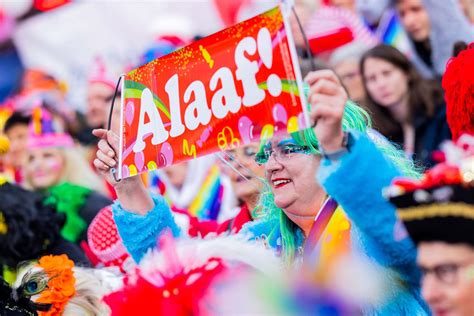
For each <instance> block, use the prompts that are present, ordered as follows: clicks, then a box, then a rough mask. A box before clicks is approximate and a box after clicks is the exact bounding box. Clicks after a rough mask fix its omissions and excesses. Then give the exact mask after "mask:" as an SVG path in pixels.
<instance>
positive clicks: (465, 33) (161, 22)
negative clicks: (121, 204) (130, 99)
mask: <svg viewBox="0 0 474 316" xmlns="http://www.w3.org/2000/svg"><path fill="white" fill-rule="evenodd" d="M276 4H277V1H276V0H273V1H272V0H232V1H230V0H188V1H171V0H169V1H165V0H157V1H93V0H90V1H88V0H83V1H79V0H74V1H70V0H56V1H51V0H49V1H48V0H1V1H0V104H1V105H0V128H1V130H2V133H3V136H4V138H2V139H0V151H1V152H0V154H1V156H0V169H1V172H2V174H3V176H4V178H5V179H6V180H7V181H8V182H10V183H12V184H14V185H12V186H11V187H10V185H8V184H6V185H4V186H3V188H0V196H1V197H2V198H1V199H2V201H4V202H2V203H5V204H2V206H0V211H2V212H5V214H8V212H17V214H18V215H16V216H18V217H19V218H20V217H22V216H23V218H22V219H21V220H18V226H17V227H16V230H15V231H14V233H13V235H14V236H9V239H8V245H7V244H6V243H5V244H3V243H2V245H0V250H1V251H2V252H3V254H2V255H0V257H2V258H3V259H2V261H1V262H0V267H1V269H0V271H2V272H3V276H4V277H5V279H7V280H14V278H15V276H14V274H15V272H14V268H15V267H16V265H17V264H18V263H19V262H21V261H23V260H26V259H33V258H37V257H39V256H40V255H43V254H46V253H45V251H44V250H45V249H46V248H48V249H49V252H48V253H55V254H61V253H66V254H68V256H69V258H71V259H72V260H74V261H75V262H77V263H82V264H84V265H92V266H112V265H113V266H118V267H120V269H121V270H122V271H126V270H127V267H128V266H129V265H131V264H132V263H131V258H130V257H129V256H128V255H127V253H126V251H125V249H124V248H123V246H120V245H117V244H118V240H119V237H118V234H117V231H116V229H115V228H114V225H113V224H112V222H113V219H112V212H111V209H110V205H111V204H112V202H113V200H114V199H115V198H116V194H115V192H114V189H113V187H112V186H110V184H108V183H107V182H106V181H105V180H104V179H103V178H101V177H100V175H99V173H97V172H96V170H95V168H94V165H93V163H92V162H93V159H94V158H95V154H96V151H97V143H98V139H97V138H96V137H95V136H93V135H92V130H93V129H96V128H107V126H108V123H109V112H110V108H111V104H112V102H114V90H115V86H116V83H117V80H118V78H119V75H120V74H121V73H126V72H128V71H130V70H131V69H134V68H136V67H138V66H140V65H143V64H145V63H147V62H149V61H151V60H153V59H156V58H159V57H161V56H163V55H166V54H168V53H170V52H173V51H174V50H176V49H179V48H181V47H184V46H186V45H188V44H190V43H192V42H193V41H195V40H197V39H199V38H202V37H205V36H207V35H210V34H211V33H213V32H216V31H219V30H221V29H223V28H225V27H228V26H231V25H233V24H235V23H237V22H239V21H242V20H243V19H246V18H249V17H252V16H253V15H256V14H258V13H261V12H263V11H265V10H267V9H270V8H272V7H273V6H275V5H276ZM295 9H296V12H297V14H298V17H299V20H300V22H301V24H302V26H303V29H304V31H305V34H306V39H305V37H304V36H303V34H302V33H301V31H300V29H299V27H298V23H297V21H296V19H295V18H294V16H292V17H291V19H290V22H291V28H292V32H293V36H294V39H295V44H296V48H297V52H298V55H299V59H300V66H301V69H302V72H303V76H304V75H306V74H307V73H308V72H309V71H311V70H312V69H311V65H312V63H314V64H315V65H316V67H317V68H318V69H326V68H329V69H332V70H334V72H335V73H336V74H337V76H338V77H339V78H340V80H341V82H342V84H343V85H344V87H345V89H346V90H347V93H348V94H349V96H350V98H351V99H352V100H353V101H355V102H356V103H357V104H358V105H360V106H361V107H363V108H364V109H366V110H367V111H368V112H369V113H370V115H371V118H372V127H373V129H374V130H375V131H376V132H378V133H380V134H382V135H383V136H385V137H386V138H388V139H389V140H390V141H392V142H394V143H395V144H397V145H398V146H399V148H401V149H402V150H403V152H404V153H405V155H406V157H407V158H409V159H412V160H413V161H414V162H415V164H416V165H417V166H419V167H420V168H429V167H432V166H433V165H434V163H435V161H436V154H437V153H438V151H439V149H440V148H439V146H440V144H441V143H442V142H443V141H445V140H447V139H451V137H452V135H451V132H450V129H449V127H448V122H447V114H446V104H445V101H444V100H445V99H444V95H443V90H442V88H441V82H442V78H443V74H444V71H445V68H446V63H447V62H448V60H449V59H450V58H451V57H452V56H456V55H457V54H458V53H459V52H460V51H461V50H463V49H464V48H466V44H465V43H470V42H472V41H473V40H474V24H473V23H474V2H473V1H470V0H296V1H295ZM309 50H310V51H311V53H309ZM310 59H313V60H310ZM119 98H120V96H118V97H117V98H116V100H115V101H117V100H119ZM117 104H119V103H116V105H117ZM119 111H120V107H119V106H116V107H115V108H114V112H113V113H112V115H113V117H116V118H117V117H118V116H119ZM47 134H54V138H52V139H48V137H47ZM258 148H259V146H258V144H254V145H248V146H245V147H243V148H238V149H235V150H233V151H229V152H226V153H225V154H222V155H221V159H219V158H218V157H215V156H207V157H203V158H199V159H194V160H191V161H189V162H185V163H181V164H178V165H174V166H171V167H167V168H164V169H162V170H158V171H153V172H150V173H149V174H145V175H143V176H142V179H143V181H144V183H145V184H146V186H147V188H148V189H149V190H150V191H151V192H153V193H160V194H161V195H163V196H164V197H165V199H166V200H167V201H168V202H169V203H170V205H171V207H172V210H173V211H174V213H175V217H176V221H177V222H178V224H179V225H180V227H181V228H182V229H183V230H185V231H187V232H188V234H189V235H191V236H205V235H206V234H208V233H209V232H216V231H217V232H219V231H227V230H228V229H229V228H230V229H231V230H232V231H233V232H237V231H239V230H240V228H241V227H242V226H243V224H245V223H246V222H248V221H250V220H252V216H253V215H252V211H253V210H254V209H255V208H256V205H257V202H258V200H259V193H260V191H261V189H262V182H261V181H260V180H259V177H263V173H264V170H263V168H262V167H261V166H259V165H257V164H255V163H254V158H255V155H256V153H257V152H258ZM236 159H237V160H238V163H237V164H234V161H235V160H236ZM232 166H233V168H231V167H232ZM235 169H237V170H238V172H236V171H235ZM25 190H28V192H31V191H33V192H35V193H34V195H31V196H30V195H28V196H27V193H26V192H27V191H25ZM23 195H24V197H23ZM38 201H41V203H42V205H43V204H44V205H45V206H42V207H41V208H43V207H54V208H55V209H56V210H57V212H58V213H60V214H62V215H64V217H65V219H64V218H57V217H56V216H55V215H54V216H53V215H52V214H50V213H49V212H47V211H46V210H41V211H34V212H33V211H32V209H35V208H36V206H37V203H39V202H38ZM35 205H36V206H35ZM9 209H11V210H10V211H9ZM42 212H44V213H42ZM53 213H54V212H53ZM0 214H1V213H0ZM45 214H46V215H45ZM0 219H1V218H0ZM0 224H1V220H0ZM45 227H48V228H47V229H46V228H45ZM1 229H2V226H1V225H0V230H1ZM9 229H10V230H13V229H14V228H12V227H10V228H9ZM54 229H57V230H59V231H60V237H58V238H56V239H55V238H53V237H51V236H49V235H47V234H46V235H45V233H44V232H45V231H49V232H51V231H53V230H54ZM104 231H106V233H104ZM0 235H1V231H0ZM26 235H28V238H26V237H25V236H26ZM35 239H36V240H42V239H44V240H47V241H48V243H53V239H54V243H55V245H54V246H55V247H56V248H54V247H53V248H54V250H51V249H52V248H51V247H50V246H49V245H48V247H46V246H45V245H44V244H42V245H40V246H38V247H36V246H34V245H33V244H37V243H35V242H33V240H35ZM7 253H8V255H6V254H7Z"/></svg>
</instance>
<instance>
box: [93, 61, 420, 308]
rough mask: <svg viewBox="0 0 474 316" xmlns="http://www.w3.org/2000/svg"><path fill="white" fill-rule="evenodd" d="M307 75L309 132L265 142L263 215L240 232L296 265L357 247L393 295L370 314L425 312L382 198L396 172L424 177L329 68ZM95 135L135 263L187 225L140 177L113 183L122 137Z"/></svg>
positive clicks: (410, 259) (407, 251)
mask: <svg viewBox="0 0 474 316" xmlns="http://www.w3.org/2000/svg"><path fill="white" fill-rule="evenodd" d="M305 80H306V82H307V83H308V84H309V86H310V91H309V103H310V104H311V106H310V111H309V112H310V121H311V122H312V124H313V125H312V128H310V129H307V130H305V131H303V132H299V133H296V134H293V135H290V136H288V135H286V136H276V137H274V138H272V139H271V140H269V141H266V142H264V143H263V144H262V146H261V148H260V151H259V153H258V154H257V155H256V161H257V163H259V164H263V165H264V168H265V174H266V179H265V180H266V184H267V186H266V187H267V189H266V190H264V192H262V195H261V210H260V212H261V213H262V214H261V216H262V218H261V219H260V220H258V221H254V222H253V223H249V224H247V225H246V226H244V227H243V229H242V230H241V232H240V233H239V234H243V235H244V236H246V237H247V238H248V239H249V240H263V241H264V242H265V244H266V245H268V246H269V247H271V248H273V249H275V250H276V251H277V252H278V253H280V254H281V256H282V258H283V260H284V261H285V262H286V263H288V264H289V265H292V264H294V263H295V262H299V261H300V260H299V259H300V258H302V257H303V258H304V259H303V260H306V261H308V262H314V263H315V264H316V265H319V264H322V262H321V261H324V260H325V259H324V258H330V257H337V255H339V254H340V253H344V252H345V251H348V250H349V249H350V251H351V252H357V253H359V254H361V255H364V256H366V257H367V258H369V260H370V261H371V262H373V263H374V265H377V266H378V267H380V268H381V269H386V272H387V273H383V276H384V278H385V279H386V280H384V281H386V284H388V286H389V291H388V293H387V296H386V297H385V298H384V299H383V300H381V301H380V302H379V303H378V304H374V305H371V306H370V307H367V308H366V309H364V314H370V315H374V314H375V315H400V314H410V315H424V314H427V312H426V311H427V308H426V305H425V303H424V302H423V300H422V298H421V295H420V293H419V285H418V284H419V283H418V281H419V272H418V270H417V268H416V262H415V260H416V249H415V246H414V245H413V243H412V242H411V240H410V239H409V238H408V236H407V234H406V232H405V230H404V228H403V226H402V225H401V224H400V221H399V220H398V219H397V217H396V213H395V209H394V208H393V206H391V205H390V203H388V202H387V201H385V199H384V198H383V196H382V188H384V187H386V186H388V185H389V184H390V182H391V180H392V179H393V178H394V177H396V176H399V175H412V176H416V174H417V173H416V172H415V171H414V169H413V166H412V165H410V162H408V161H407V160H406V159H405V158H404V156H403V154H402V153H400V152H399V151H397V150H396V149H395V148H393V147H392V146H391V145H390V144H389V143H388V142H387V141H385V140H384V139H383V138H380V137H372V138H373V140H371V139H370V137H369V134H371V133H370V132H369V131H367V128H368V126H369V117H368V115H367V113H365V112H364V111H363V110H362V109H360V108H359V107H358V106H356V105H355V104H353V103H352V102H350V101H348V100H347V93H346V91H345V90H344V88H343V87H342V85H341V83H340V82H339V79H338V78H337V77H336V75H335V74H334V73H333V72H332V71H328V70H322V71H316V72H312V73H310V74H308V76H307V77H306V79H305ZM94 133H95V135H96V136H98V137H100V138H101V141H100V142H99V151H98V152H97V158H96V159H95V161H94V164H95V166H96V167H97V169H98V170H100V171H101V172H103V173H104V176H106V177H107V179H108V181H109V182H110V183H111V184H112V185H114V187H115V189H116V192H117V195H118V200H119V201H118V203H116V204H115V205H114V207H113V211H114V219H115V222H116V224H117V227H118V230H119V233H120V235H121V237H122V239H123V243H124V245H125V246H126V248H127V250H128V252H129V253H130V254H131V255H132V257H133V258H134V259H135V260H136V261H137V262H138V261H140V259H141V258H142V257H143V255H144V254H145V253H146V252H147V251H148V249H150V248H153V247H156V240H157V237H158V236H159V235H160V234H161V233H162V232H163V231H164V230H167V229H168V230H171V232H172V233H173V235H174V236H179V235H180V231H179V229H178V227H177V226H176V223H175V222H174V220H173V217H172V215H171V211H170V209H169V206H168V205H167V204H166V202H165V201H164V199H163V198H162V197H160V196H157V197H156V196H153V197H152V196H150V195H149V194H148V192H147V191H146V189H145V188H144V186H143V184H142V183H141V180H140V177H134V178H128V179H125V180H122V181H121V182H115V181H114V180H113V177H112V176H111V174H110V172H109V171H110V168H112V167H113V166H114V165H115V164H116V161H115V160H114V159H116V157H114V154H113V153H114V152H117V148H118V137H117V135H115V134H114V133H113V132H110V131H105V130H96V131H95V132H94ZM328 237H332V238H328ZM316 249H319V250H318V251H315V250H316ZM314 255H315V256H316V259H315V258H314ZM323 264H324V263H323Z"/></svg>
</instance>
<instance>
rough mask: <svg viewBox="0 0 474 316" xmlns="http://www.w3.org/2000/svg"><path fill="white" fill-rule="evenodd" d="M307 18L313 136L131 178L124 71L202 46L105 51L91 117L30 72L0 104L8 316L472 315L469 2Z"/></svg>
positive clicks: (303, 39)
mask: <svg viewBox="0 0 474 316" xmlns="http://www.w3.org/2000/svg"><path fill="white" fill-rule="evenodd" d="M242 2H243V3H244V2H245V1H242ZM250 2H251V1H250ZM0 6H1V4H0ZM295 12H296V13H297V14H298V19H297V18H296V16H295V15H291V17H290V27H291V30H292V33H293V34H294V39H295V45H296V51H297V52H298V58H299V62H300V66H301V70H302V73H303V76H304V82H305V84H306V85H307V87H308V94H307V96H306V97H307V101H308V104H309V105H308V106H309V108H308V113H309V121H310V124H311V127H310V128H307V129H305V130H302V131H298V132H294V133H292V134H289V135H284V136H283V135H279V136H275V137H273V138H271V139H267V140H264V141H261V142H253V143H250V144H246V145H243V146H240V147H236V148H232V149H229V150H226V151H222V152H219V153H217V154H213V155H209V156H205V157H200V158H197V159H196V158H195V159H191V160H189V161H185V162H181V163H178V164H175V165H172V166H168V167H165V168H163V169H159V170H154V171H151V172H149V173H146V174H140V175H138V176H134V177H129V178H126V179H122V180H117V179H116V177H115V175H114V173H113V172H112V170H113V169H114V168H116V167H117V164H118V152H119V130H120V129H119V124H120V121H119V117H120V110H121V108H120V98H121V96H120V91H118V93H117V91H115V90H116V81H117V79H118V75H119V73H121V72H126V71H129V70H130V69H132V68H135V67H138V66H140V65H143V64H145V63H147V62H150V61H151V60H154V59H156V58H159V57H161V56H163V55H166V54H168V53H171V52H173V51H175V50H177V49H179V48H181V47H184V46H186V45H187V44H190V43H191V42H192V41H193V40H197V39H198V38H200V37H202V36H205V34H196V38H194V39H193V40H191V39H183V38H180V37H179V36H177V35H176V34H165V35H164V36H160V37H159V38H157V40H156V41H155V42H154V43H152V44H151V45H150V49H148V50H147V51H146V52H144V53H143V54H142V56H140V58H139V60H140V63H139V64H137V65H134V66H132V67H131V66H130V65H122V66H121V67H117V66H114V67H115V68H114V67H110V64H109V63H108V61H107V60H106V59H105V57H104V56H99V57H97V58H96V59H95V60H94V61H93V62H92V64H91V68H90V70H89V76H88V78H85V79H84V80H85V81H87V95H86V96H84V100H85V107H84V108H85V111H84V112H82V111H79V110H77V107H74V106H72V105H71V104H68V98H67V93H68V91H67V88H66V87H65V84H64V83H63V82H62V81H60V80H59V79H58V78H55V77H53V76H52V75H51V74H48V73H47V72H46V71H44V70H40V69H25V70H24V71H23V73H22V80H21V82H20V83H19V85H18V87H17V89H16V91H13V92H12V93H10V94H9V95H8V97H6V98H5V100H3V103H2V105H1V108H0V112H1V115H0V117H1V118H0V121H1V122H2V130H3V133H2V135H0V154H1V156H0V168H1V170H0V171H1V178H0V196H1V200H2V201H3V202H2V203H1V205H0V272H1V274H0V279H1V283H2V284H1V289H0V315H136V314H137V315H155V314H162V313H163V314H164V313H169V314H173V315H226V314H233V315H234V314H239V315H240V314H243V315H248V314H252V315H253V314H289V315H300V314H301V315H307V314H309V315H360V314H361V315H431V314H434V315H474V233H473V232H474V106H473V105H472V102H474V99H473V97H472V95H473V94H472V91H474V90H473V89H474V46H472V45H473V44H471V45H470V44H469V43H471V42H474V25H473V24H472V23H474V5H472V4H471V3H470V1H464V0H442V1H439V0H380V1H371V0H352V1H351V0H347V1H340V0H297V1H295ZM258 13H259V12H255V14H258ZM231 22H232V21H231ZM299 24H302V27H303V29H304V33H302V32H301V29H300V25H299ZM328 34H329V35H328ZM3 76H5V75H4V74H2V77H3ZM113 105H115V106H113Z"/></svg>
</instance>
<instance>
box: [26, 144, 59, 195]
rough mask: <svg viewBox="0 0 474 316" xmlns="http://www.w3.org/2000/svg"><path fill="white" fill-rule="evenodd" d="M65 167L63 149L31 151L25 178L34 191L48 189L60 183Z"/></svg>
mask: <svg viewBox="0 0 474 316" xmlns="http://www.w3.org/2000/svg"><path fill="white" fill-rule="evenodd" d="M64 167H65V161H64V156H63V154H62V151H61V149H57V148H38V149H33V150H30V151H29V153H28V158H27V162H26V166H25V168H24V170H25V177H26V179H27V180H28V182H29V183H30V184H31V186H32V187H33V188H34V189H46V188H48V187H51V186H53V185H56V184H58V183H59V181H60V180H61V178H62V176H63V172H64Z"/></svg>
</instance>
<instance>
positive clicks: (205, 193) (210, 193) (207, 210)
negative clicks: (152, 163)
mask: <svg viewBox="0 0 474 316" xmlns="http://www.w3.org/2000/svg"><path fill="white" fill-rule="evenodd" d="M149 184H150V186H151V187H153V188H159V190H160V192H161V194H162V195H163V196H164V197H165V199H166V201H167V202H168V204H169V205H170V206H173V201H171V199H170V198H169V196H167V194H166V185H165V184H164V182H163V181H162V180H161V179H160V178H159V177H158V176H157V175H153V176H152V177H151V178H149ZM223 195H224V186H223V185H222V183H221V180H220V172H219V167H218V166H217V165H214V166H212V167H211V168H210V170H209V173H208V174H207V176H206V178H205V179H204V181H203V183H202V185H201V188H200V189H199V191H198V193H197V194H196V196H195V198H194V199H193V200H192V202H191V203H190V204H189V206H188V208H187V211H188V213H189V214H190V215H192V216H195V217H197V218H198V219H200V220H216V219H217V216H218V215H219V211H220V209H221V205H222V197H223Z"/></svg>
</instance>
